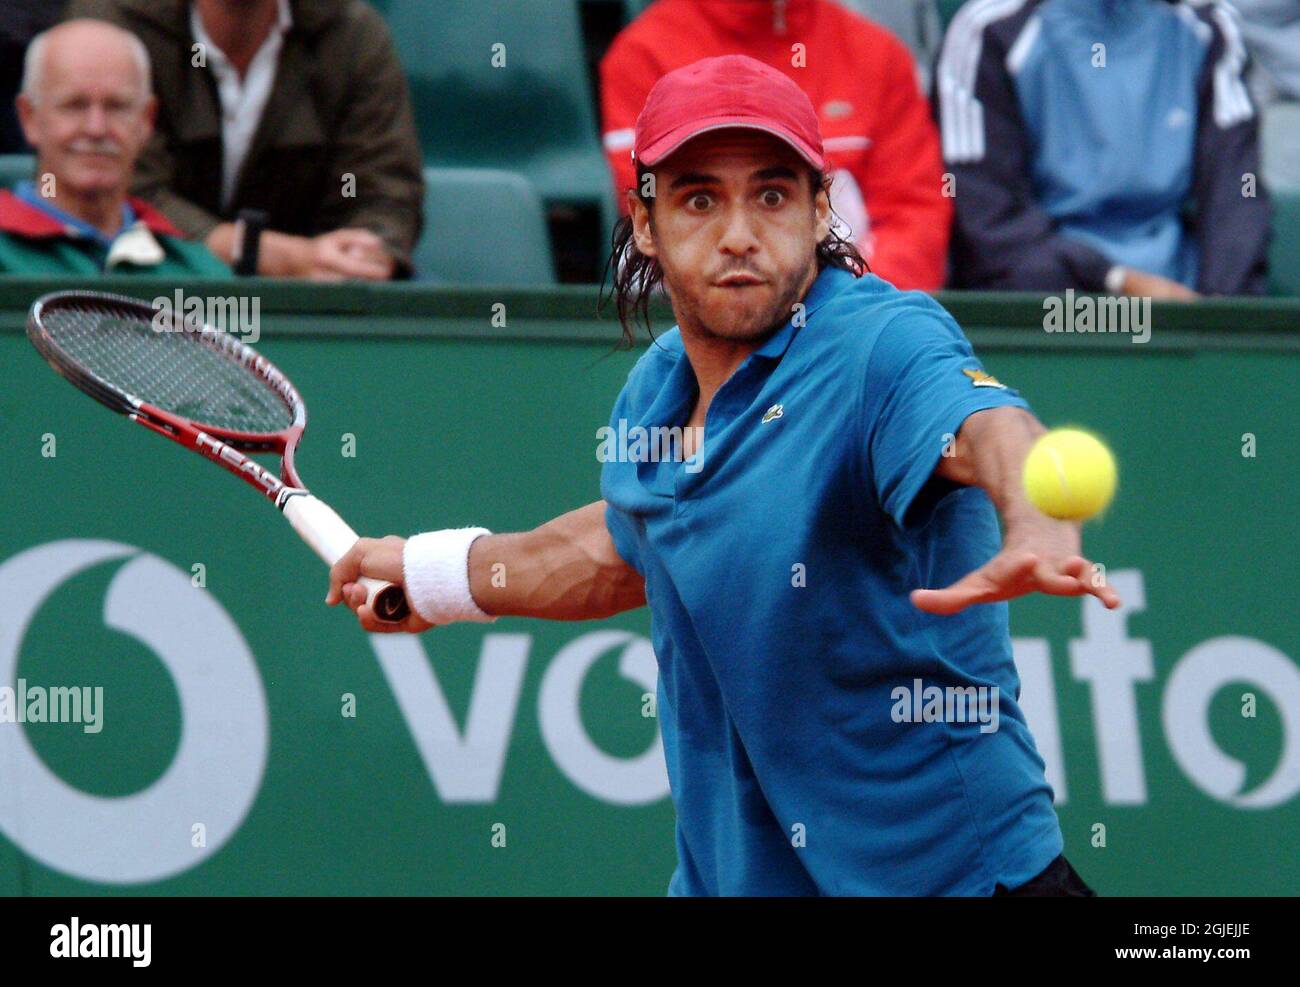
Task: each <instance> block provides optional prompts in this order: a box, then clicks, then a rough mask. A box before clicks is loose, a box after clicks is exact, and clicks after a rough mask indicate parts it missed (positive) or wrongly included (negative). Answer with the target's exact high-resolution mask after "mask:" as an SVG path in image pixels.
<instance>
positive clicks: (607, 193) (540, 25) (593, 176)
mask: <svg viewBox="0 0 1300 987" xmlns="http://www.w3.org/2000/svg"><path fill="white" fill-rule="evenodd" d="M386 6H387V16H388V22H389V25H390V27H391V28H392V32H393V36H394V39H395V41H396V44H397V48H398V52H399V54H400V56H401V59H402V62H403V64H404V65H405V67H406V71H407V74H408V77H409V79H410V83H411V95H412V99H413V101H414V108H415V118H416V124H417V126H418V128H419V131H420V141H421V144H422V146H423V148H424V157H425V161H426V162H427V163H428V164H430V165H435V166H441V167H486V168H505V169H509V170H511V171H518V172H521V173H523V174H524V175H527V176H528V178H529V180H530V181H531V182H532V183H533V185H534V186H535V187H536V188H537V190H538V192H539V193H540V194H541V196H542V198H543V199H544V200H546V201H548V202H556V201H560V202H563V201H570V202H572V201H577V202H586V203H604V201H605V200H606V199H612V190H611V181H610V176H609V169H608V166H607V165H606V163H605V158H604V154H603V152H602V150H601V145H600V137H599V135H598V132H597V124H596V114H595V109H594V106H595V101H594V99H593V96H592V93H591V87H590V84H589V82H588V79H587V74H586V68H585V66H586V62H585V58H584V55H583V46H582V32H581V29H580V26H579V19H578V11H577V6H576V4H575V3H572V2H567V3H553V2H547V3H538V2H528V3H520V2H518V0H438V2H437V3H430V2H428V0H390V2H389V3H388V4H387V5H386ZM501 58H504V60H505V64H504V66H498V65H494V64H493V63H494V60H500V59H501Z"/></svg>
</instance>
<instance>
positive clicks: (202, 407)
mask: <svg viewBox="0 0 1300 987" xmlns="http://www.w3.org/2000/svg"><path fill="white" fill-rule="evenodd" d="M44 329H45V332H46V334H47V335H48V336H49V337H50V339H51V340H52V341H53V342H54V343H55V344H57V345H58V346H59V347H60V348H61V349H62V350H63V351H64V352H65V353H66V354H67V355H68V356H69V357H70V358H71V359H72V360H73V361H74V362H75V363H77V364H79V365H80V366H81V367H82V368H83V369H84V370H86V371H88V372H89V373H90V374H92V375H93V376H94V377H96V378H98V379H99V380H101V381H103V382H104V383H106V384H108V385H109V386H111V387H113V388H116V389H117V390H119V391H123V392H125V393H127V394H129V395H131V396H132V397H135V398H138V399H139V400H141V401H144V402H146V403H148V404H152V405H154V406H156V407H158V408H161V409H163V410H164V411H167V412H170V413H172V414H176V415H182V416H184V417H186V418H189V419H190V420H192V421H195V422H201V423H203V424H205V425H211V426H213V427H214V428H223V429H230V430H234V431H240V432H279V431H281V430H283V429H285V428H288V427H289V426H290V425H292V424H293V422H294V409H293V408H292V407H291V406H290V404H289V403H288V402H287V400H286V399H285V397H284V396H282V395H281V394H280V393H279V392H278V391H277V390H275V389H274V388H273V387H272V386H271V385H270V384H269V383H268V382H267V381H266V380H264V379H263V378H262V377H260V376H258V375H257V374H256V373H254V372H253V371H252V370H251V369H250V368H249V367H248V366H246V365H245V364H244V363H243V362H241V360H240V357H239V355H238V352H237V351H236V348H234V347H232V348H231V349H230V351H227V350H225V349H223V348H222V347H221V346H220V345H219V344H218V343H213V342H210V341H209V339H208V338H204V334H203V333H202V332H201V331H199V330H196V329H194V328H192V327H187V326H184V325H183V324H182V323H181V322H180V321H179V320H177V321H175V322H174V323H169V324H167V327H166V330H165V331H160V330H159V329H156V328H155V327H154V323H153V321H151V320H150V319H148V318H147V317H146V316H145V315H144V314H143V313H139V312H136V311H132V310H125V309H117V308H114V307H113V306H112V305H87V304H82V305H79V306H76V307H73V306H64V307H58V308H54V309H52V310H49V311H47V312H46V313H45V318H44Z"/></svg>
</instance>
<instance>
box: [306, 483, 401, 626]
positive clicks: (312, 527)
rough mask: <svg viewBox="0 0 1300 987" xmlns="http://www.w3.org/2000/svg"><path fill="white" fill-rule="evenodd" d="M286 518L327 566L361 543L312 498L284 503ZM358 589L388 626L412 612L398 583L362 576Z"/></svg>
mask: <svg viewBox="0 0 1300 987" xmlns="http://www.w3.org/2000/svg"><path fill="white" fill-rule="evenodd" d="M284 516H285V517H286V518H288V519H289V523H290V524H291V525H293V530H294V531H296V532H298V534H299V536H300V537H301V538H302V540H303V541H305V542H306V543H307V544H308V545H310V546H311V547H312V550H313V551H314V552H315V553H316V554H317V555H319V556H320V557H321V558H322V559H323V560H324V561H325V564H326V565H333V564H334V563H335V562H337V561H338V560H339V559H341V558H343V556H344V555H346V554H347V552H348V549H350V548H351V547H352V546H353V545H355V544H356V543H357V533H356V532H355V531H353V530H352V529H351V528H350V527H349V526H348V523H347V522H346V521H344V520H343V519H342V518H341V517H339V516H338V514H337V513H335V511H334V508H332V507H330V506H329V504H326V503H325V502H324V501H323V500H320V499H319V498H317V497H313V496H312V495H311V494H295V495H294V496H292V497H289V498H288V499H287V500H286V501H285V503H284ZM357 583H358V585H360V586H363V587H365V590H366V602H367V603H369V604H370V608H371V609H372V610H373V611H374V613H375V619H376V620H379V621H382V622H383V623H385V624H396V623H400V622H401V621H402V620H404V619H405V618H406V615H407V614H409V613H410V612H411V607H410V604H408V603H407V602H406V594H405V593H404V592H402V587H401V586H398V585H397V584H396V583H388V582H385V581H384V580H382V579H371V578H370V577H369V576H362V577H361V578H360V579H358V580H357Z"/></svg>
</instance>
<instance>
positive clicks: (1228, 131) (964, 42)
mask: <svg viewBox="0 0 1300 987" xmlns="http://www.w3.org/2000/svg"><path fill="white" fill-rule="evenodd" d="M1245 64H1246V54H1245V50H1244V49H1243V47H1242V43H1241V35H1240V31H1239V29H1238V26H1237V22H1236V17H1235V15H1234V13H1233V12H1232V9H1231V8H1230V7H1229V6H1228V5H1227V4H1221V3H1189V4H1183V3H1166V2H1164V0H1108V2H1106V3H1098V2H1096V0H1025V2H1020V3H1016V2H1009V3H1003V2H992V0H978V2H972V3H967V4H966V5H965V6H963V7H962V8H961V9H960V10H959V11H958V12H957V15H956V17H954V18H953V21H952V23H951V24H950V25H949V27H948V33H947V36H946V37H945V38H944V44H943V51H942V53H941V55H940V56H939V63H938V67H937V71H936V76H935V92H936V93H937V99H938V110H939V120H940V130H941V132H942V135H943V151H944V159H945V161H946V162H947V164H948V167H949V169H950V171H951V172H952V173H953V175H954V177H955V192H956V200H955V201H956V205H957V218H956V222H955V224H954V227H953V273H954V282H955V286H956V287H963V288H985V289H1011V290H1033V291H1057V290H1061V289H1066V288H1076V289H1081V290H1084V291H1096V292H1100V291H1103V290H1104V291H1107V292H1110V293H1112V294H1120V293H1123V294H1130V295H1142V296H1148V297H1153V298H1189V297H1192V296H1193V295H1194V293H1203V294H1225V295H1226V294H1257V293H1260V292H1263V291H1264V290H1265V287H1266V276H1267V263H1268V262H1267V249H1268V236H1269V219H1270V215H1269V214H1270V207H1269V203H1268V198H1267V195H1266V193H1265V191H1264V189H1263V187H1262V185H1261V184H1260V183H1259V182H1258V175H1259V170H1260V168H1259V150H1258V147H1257V142H1256V129H1257V127H1256V116H1255V109H1254V106H1253V105H1252V103H1251V100H1250V97H1249V95H1248V93H1247V91H1246V86H1245V84H1244V82H1243V76H1242V73H1243V70H1244V68H1245Z"/></svg>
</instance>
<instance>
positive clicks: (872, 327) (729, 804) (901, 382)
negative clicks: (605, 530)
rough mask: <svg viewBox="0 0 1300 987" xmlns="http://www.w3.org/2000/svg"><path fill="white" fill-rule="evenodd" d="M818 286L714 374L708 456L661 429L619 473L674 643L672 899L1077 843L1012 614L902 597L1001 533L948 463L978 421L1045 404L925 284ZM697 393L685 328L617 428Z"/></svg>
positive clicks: (978, 495)
mask: <svg viewBox="0 0 1300 987" xmlns="http://www.w3.org/2000/svg"><path fill="white" fill-rule="evenodd" d="M804 305H805V309H804V311H803V313H802V315H803V317H802V319H799V320H798V321H801V322H802V323H803V325H802V326H798V325H795V324H794V320H792V321H791V322H787V323H786V325H785V326H784V327H782V328H781V329H780V330H779V331H777V332H776V333H775V334H774V335H773V336H772V337H771V338H770V339H768V340H767V341H766V342H765V343H764V344H763V345H762V346H760V347H759V348H758V349H757V350H755V351H754V352H753V353H752V354H751V355H750V356H749V357H748V358H747V359H746V360H745V361H744V362H743V363H742V364H741V365H740V366H739V367H738V368H737V370H736V371H735V373H734V374H732V376H731V377H730V378H729V379H728V380H727V382H726V383H725V384H723V386H722V387H721V388H720V389H719V390H718V392H717V394H716V395H715V396H714V399H713V402H712V404H711V405H710V406H709V410H708V415H707V417H706V420H705V431H704V436H703V448H702V452H701V453H700V454H699V458H698V459H697V460H695V461H686V462H682V461H681V459H680V457H665V456H663V455H656V454H654V453H647V452H646V449H645V446H646V445H647V444H646V443H643V444H642V446H641V447H640V451H638V447H637V446H636V445H632V447H631V449H630V450H628V451H626V453H625V454H623V455H618V456H609V457H606V458H607V461H606V463H605V465H604V467H603V470H602V474H601V493H602V495H603V497H604V499H605V501H606V502H607V504H608V509H607V512H606V523H607V525H608V527H609V531H610V535H611V537H612V538H613V541H614V544H615V547H616V548H617V549H618V552H619V554H620V555H621V556H622V557H623V558H624V559H625V560H626V561H627V563H628V564H629V565H631V566H632V567H634V568H635V569H636V570H637V571H638V572H640V573H641V574H642V576H644V577H645V589H646V599H647V601H648V603H649V606H650V614H651V636H652V639H653V643H654V650H655V654H656V656H657V658H658V661H659V687H658V715H659V719H660V728H661V732H662V735H663V744H664V754H665V758H666V761H667V766H668V777H669V781H670V783H671V787H672V795H673V802H674V805H675V808H676V811H677V832H676V839H677V853H678V865H677V869H676V871H675V872H674V874H673V876H672V880H671V882H670V884H669V889H668V890H669V894H681V895H705V894H709V895H716V894H753V895H778V894H865V895H934V894H969V895H987V894H991V893H992V892H993V890H994V886H995V884H998V883H1001V884H1003V885H1005V886H1006V887H1015V886H1017V885H1019V884H1023V883H1024V882H1026V881H1028V880H1029V879H1030V878H1032V877H1033V876H1035V875H1036V874H1037V873H1038V872H1040V871H1041V870H1043V868H1045V867H1046V866H1047V865H1048V863H1050V862H1051V860H1052V859H1053V858H1054V857H1055V856H1056V855H1057V854H1059V853H1060V852H1061V848H1062V841H1061V832H1060V826H1059V823H1058V822H1057V818H1056V813H1055V810H1054V809H1053V806H1052V792H1051V789H1050V788H1049V786H1048V784H1047V782H1046V779H1045V777H1044V768H1043V761H1042V758H1041V757H1040V756H1039V754H1038V752H1037V750H1036V749H1035V747H1034V741H1033V738H1032V737H1031V736H1030V733H1029V730H1028V728H1027V726H1026V724H1025V718H1024V714H1023V713H1022V712H1021V710H1020V707H1019V705H1018V704H1017V702H1016V700H1017V698H1018V696H1019V691H1020V684H1019V680H1018V678H1017V676H1016V670H1015V665H1014V663H1013V660H1012V655H1011V641H1010V637H1009V634H1008V629H1007V607H1006V605H1005V604H991V605H981V606H976V607H972V608H969V609H967V610H966V611H964V612H963V613H961V614H958V615H955V616H951V617H937V616H932V615H929V614H926V613H923V612H922V611H920V610H917V609H916V608H915V607H914V606H912V604H911V602H910V601H909V599H908V593H909V592H910V591H911V590H913V589H916V588H918V587H937V586H945V585H947V584H948V583H950V582H953V581H955V580H956V579H958V578H960V577H961V576H963V575H965V574H966V573H967V572H969V571H970V570H971V569H974V568H976V567H977V566H979V565H981V564H983V563H984V562H986V561H987V560H988V559H989V558H991V557H992V556H993V555H994V554H995V553H996V552H997V551H998V548H999V546H1000V542H1001V539H1000V535H999V530H998V523H997V517H996V514H995V511H994V509H993V506H992V504H991V502H990V501H989V499H988V497H987V495H986V494H985V493H984V492H983V491H982V490H980V489H978V488H974V487H959V486H956V485H954V484H950V483H948V482H947V481H944V480H942V479H940V478H937V477H935V476H934V475H933V473H934V469H935V467H936V465H937V464H938V462H939V457H940V456H941V454H942V453H943V450H944V447H945V445H946V444H947V443H948V442H949V441H950V440H951V436H953V435H955V434H956V433H957V431H958V430H959V429H960V427H961V424H962V422H963V420H965V418H966V417H967V416H968V415H970V414H972V413H973V412H976V411H979V410H981V409H984V408H993V407H999V406H1004V405H1014V406H1017V407H1026V404H1025V402H1024V401H1023V400H1022V399H1021V398H1020V397H1019V396H1018V395H1017V394H1016V393H1015V392H1014V391H1012V390H1010V389H1007V388H1005V387H1004V386H1002V385H1001V384H1000V383H999V382H997V381H996V380H994V379H992V378H990V377H989V376H988V375H987V374H985V373H984V372H983V370H982V368H981V367H980V364H979V361H978V360H976V358H975V356H974V353H973V352H972V350H971V347H970V344H969V342H968V341H967V340H966V338H965V336H964V335H963V334H962V332H961V330H960V329H959V328H958V326H957V324H956V323H955V322H954V321H953V319H952V317H951V316H950V315H949V314H948V313H947V312H946V311H945V310H944V309H943V308H942V307H941V306H940V305H939V304H938V303H936V302H935V301H934V300H933V299H931V298H930V297H928V296H927V295H924V294H921V293H917V292H901V291H898V290H896V289H895V288H893V287H892V286H891V285H889V284H887V283H886V282H884V281H882V280H880V279H879V278H877V277H875V276H873V275H866V276H864V277H862V278H854V277H853V276H852V275H851V274H849V273H847V272H845V271H841V270H838V269H834V268H827V269H825V270H823V271H822V272H821V273H820V274H819V276H818V278H817V280H816V281H815V283H814V284H813V286H812V288H811V290H810V291H809V293H808V295H807V296H806V298H805V299H804ZM697 397H698V389H697V385H696V382H695V376H694V372H693V371H692V369H691V365H690V361H689V360H688V359H687V358H686V354H685V351H684V349H683V347H682V341H681V336H680V332H679V330H678V329H676V328H674V329H672V330H671V331H669V332H667V333H665V334H663V335H661V336H660V337H659V338H658V340H657V342H655V343H653V344H651V346H650V347H649V348H648V349H647V350H646V352H645V353H644V354H643V355H642V357H641V358H640V359H639V360H638V362H637V364H636V366H635V367H634V368H633V369H632V372H631V373H630V374H629V375H628V380H627V383H626V385H625V386H624V388H623V391H622V393H621V394H620V395H619V397H618V400H617V402H616V404H615V406H614V411H613V414H612V416H611V421H610V425H611V428H612V429H613V430H614V434H619V428H620V422H622V428H623V429H624V431H623V433H621V434H624V435H631V436H635V435H637V434H638V433H637V432H635V431H633V430H634V429H635V428H636V426H640V427H641V428H642V429H645V430H649V429H651V428H654V427H656V426H658V427H660V428H664V427H672V426H685V424H686V422H687V421H688V420H689V417H690V414H691V411H692V409H693V408H694V405H695V402H696V400H697ZM652 434H654V433H652ZM657 434H659V435H661V436H662V435H664V434H666V433H663V432H660V433H657ZM648 446H649V447H650V448H651V449H656V448H657V449H661V450H662V449H667V448H669V447H668V446H667V444H666V443H660V444H656V443H655V442H650V443H648ZM656 460H657V461H656ZM936 688H937V689H938V690H940V693H939V694H940V695H941V696H949V695H951V696H960V695H966V696H971V697H974V696H977V695H982V696H983V698H984V701H985V706H984V709H985V711H986V712H987V711H988V710H989V708H990V707H991V706H992V703H993V702H996V703H997V705H996V707H994V708H996V710H997V714H998V715H997V718H996V720H993V719H990V718H987V717H986V718H984V719H982V720H977V719H976V714H975V710H976V708H977V707H976V706H975V705H974V704H973V703H972V704H970V705H969V706H967V707H965V708H966V709H967V710H968V712H967V713H966V714H965V715H962V714H959V713H955V710H956V709H957V707H954V706H949V707H947V715H940V716H939V717H938V718H935V717H934V716H933V715H931V716H926V715H915V716H913V715H908V714H910V713H916V714H921V713H922V712H923V709H922V702H925V703H928V702H929V700H930V698H931V697H932V696H933V695H934V692H933V690H934V689H936ZM899 689H902V690H904V692H903V693H902V694H900V693H899V692H898V691H897V690H899ZM979 689H983V690H984V692H983V693H978V692H977V690H979ZM955 690H968V691H965V692H957V691H955ZM994 690H996V691H994ZM906 695H916V696H917V697H918V698H917V700H916V701H915V702H913V701H912V700H910V699H909V700H907V701H906V702H900V696H906ZM994 697H996V699H994ZM925 708H926V709H929V710H932V711H933V710H935V707H933V706H926V707H925ZM940 708H943V707H942V705H941V707H940ZM992 725H996V729H990V727H991V726H992Z"/></svg>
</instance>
